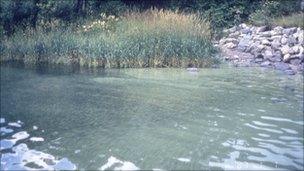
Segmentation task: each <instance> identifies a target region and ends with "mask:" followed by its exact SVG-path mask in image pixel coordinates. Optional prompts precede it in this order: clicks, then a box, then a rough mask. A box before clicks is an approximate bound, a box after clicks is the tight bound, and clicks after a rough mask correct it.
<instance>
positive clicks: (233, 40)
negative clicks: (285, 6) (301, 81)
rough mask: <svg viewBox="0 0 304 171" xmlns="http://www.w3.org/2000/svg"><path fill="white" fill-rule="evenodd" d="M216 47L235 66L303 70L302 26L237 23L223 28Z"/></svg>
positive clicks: (288, 71)
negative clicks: (257, 25) (223, 35)
mask: <svg viewBox="0 0 304 171" xmlns="http://www.w3.org/2000/svg"><path fill="white" fill-rule="evenodd" d="M224 33H225V34H226V36H225V37H223V38H222V39H221V40H220V41H219V44H218V46H219V48H220V49H221V51H222V54H223V56H224V57H225V59H226V60H228V61H230V62H231V63H232V64H233V65H235V66H244V67H249V66H261V67H269V68H274V69H278V70H282V71H284V72H285V73H287V74H290V75H293V74H296V73H303V65H304V64H303V62H304V30H303V29H302V28H296V27H291V28H283V27H280V26H278V27H274V28H272V29H268V28H267V27H266V26H261V27H256V26H249V25H246V24H240V25H239V26H234V27H232V28H230V29H226V30H224Z"/></svg>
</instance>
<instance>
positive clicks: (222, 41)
mask: <svg viewBox="0 0 304 171" xmlns="http://www.w3.org/2000/svg"><path fill="white" fill-rule="evenodd" d="M230 42H231V43H233V44H237V43H238V40H237V39H235V38H226V39H221V40H220V44H226V43H230Z"/></svg>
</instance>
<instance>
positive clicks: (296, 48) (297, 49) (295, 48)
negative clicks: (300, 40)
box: [291, 45, 302, 53]
mask: <svg viewBox="0 0 304 171" xmlns="http://www.w3.org/2000/svg"><path fill="white" fill-rule="evenodd" d="M300 48H302V47H301V46H300V45H295V46H293V47H292V48H291V49H292V50H293V52H294V53H299V52H300Z"/></svg>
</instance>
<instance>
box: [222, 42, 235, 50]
mask: <svg viewBox="0 0 304 171" xmlns="http://www.w3.org/2000/svg"><path fill="white" fill-rule="evenodd" d="M224 46H225V47H226V48H228V49H233V48H235V47H236V44H234V43H232V42H229V43H226V44H225V45H224Z"/></svg>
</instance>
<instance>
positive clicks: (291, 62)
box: [289, 58, 301, 66]
mask: <svg viewBox="0 0 304 171" xmlns="http://www.w3.org/2000/svg"><path fill="white" fill-rule="evenodd" d="M289 62H290V64H292V65H296V66H297V65H300V64H301V60H300V59H297V58H295V59H291V60H290V61H289Z"/></svg>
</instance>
